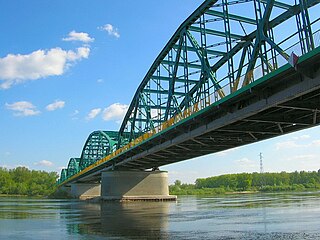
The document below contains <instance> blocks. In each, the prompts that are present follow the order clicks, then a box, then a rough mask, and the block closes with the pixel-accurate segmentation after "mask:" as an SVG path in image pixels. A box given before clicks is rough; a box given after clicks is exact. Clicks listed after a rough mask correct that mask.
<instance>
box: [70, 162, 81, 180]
mask: <svg viewBox="0 0 320 240" xmlns="http://www.w3.org/2000/svg"><path fill="white" fill-rule="evenodd" d="M79 164H80V158H70V160H69V163H68V168H67V177H68V178H69V177H71V176H73V175H75V174H77V173H78V172H80V165H79Z"/></svg>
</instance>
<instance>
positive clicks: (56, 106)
mask: <svg viewBox="0 0 320 240" xmlns="http://www.w3.org/2000/svg"><path fill="white" fill-rule="evenodd" d="M64 105H65V102H64V101H58V100H56V101H54V102H53V103H50V104H49V105H47V106H46V109H47V111H54V110H57V109H59V108H63V107H64Z"/></svg>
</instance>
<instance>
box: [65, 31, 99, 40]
mask: <svg viewBox="0 0 320 240" xmlns="http://www.w3.org/2000/svg"><path fill="white" fill-rule="evenodd" d="M62 40H63V41H80V42H84V43H89V42H93V41H94V38H91V37H90V36H89V34H88V33H85V32H76V31H74V30H73V31H71V32H69V34H68V37H66V38H62Z"/></svg>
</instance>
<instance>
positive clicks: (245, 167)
mask: <svg viewBox="0 0 320 240" xmlns="http://www.w3.org/2000/svg"><path fill="white" fill-rule="evenodd" d="M234 162H235V163H236V165H238V167H237V168H238V169H239V170H240V171H243V172H252V171H258V170H259V164H258V162H257V161H253V160H250V159H248V158H246V157H244V158H241V159H238V160H235V161H234Z"/></svg>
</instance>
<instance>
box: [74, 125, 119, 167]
mask: <svg viewBox="0 0 320 240" xmlns="http://www.w3.org/2000/svg"><path fill="white" fill-rule="evenodd" d="M117 138H118V132H114V131H94V132H92V133H91V134H90V135H89V137H88V139H87V141H86V143H85V145H84V147H83V150H82V153H81V157H80V161H79V168H80V170H83V169H84V168H86V167H88V166H90V165H91V164H93V163H95V162H96V161H97V160H100V159H102V158H103V157H105V156H106V155H108V154H110V153H111V152H113V151H114V150H115V149H116V145H117Z"/></svg>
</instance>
